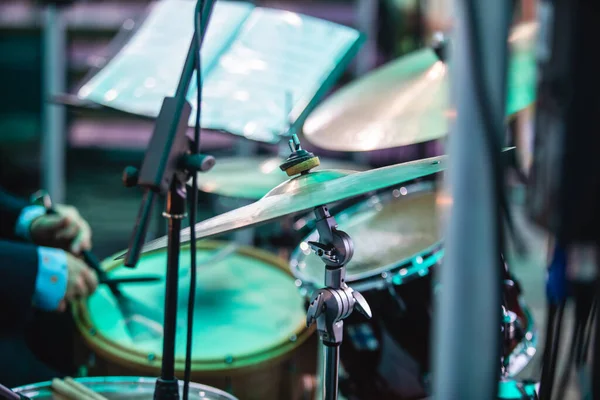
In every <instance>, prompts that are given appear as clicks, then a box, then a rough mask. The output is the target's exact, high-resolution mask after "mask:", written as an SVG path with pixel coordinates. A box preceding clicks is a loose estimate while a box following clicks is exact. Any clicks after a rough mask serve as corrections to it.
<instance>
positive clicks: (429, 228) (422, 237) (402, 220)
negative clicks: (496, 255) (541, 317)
mask: <svg viewBox="0 0 600 400" xmlns="http://www.w3.org/2000/svg"><path fill="white" fill-rule="evenodd" d="M335 217H336V221H337V222H338V225H339V229H341V230H342V231H344V232H346V233H348V234H349V235H350V237H351V238H352V239H353V241H354V247H355V248H354V257H353V258H352V260H351V261H350V263H349V264H348V265H347V267H346V269H347V273H346V282H347V283H348V284H349V285H350V286H351V287H353V288H354V289H356V290H359V291H360V292H361V293H362V294H363V295H364V297H365V298H366V299H367V301H368V302H369V305H370V306H371V309H372V310H373V318H372V319H371V320H366V319H365V318H364V317H363V316H362V315H360V314H358V313H353V314H352V315H351V316H350V317H349V318H348V319H346V320H344V341H343V343H342V346H341V351H340V352H341V363H342V367H343V370H344V375H343V376H342V379H341V380H340V389H341V391H342V393H343V394H344V395H345V396H346V397H348V398H350V399H372V398H373V399H374V398H377V399H380V400H383V399H413V398H422V397H425V396H427V395H428V393H429V373H430V363H429V361H430V330H431V325H432V317H433V310H432V307H433V296H434V293H435V289H434V288H435V287H436V286H435V284H434V282H433V279H432V274H433V269H434V268H435V266H436V265H438V263H439V261H440V260H441V258H442V256H443V247H442V243H441V235H440V234H439V233H438V221H439V218H438V215H437V213H436V192H435V190H434V186H433V184H430V183H420V184H416V185H412V186H403V187H400V188H396V189H393V190H391V191H387V192H384V193H381V194H378V195H376V196H373V197H371V198H369V199H367V200H365V201H363V202H361V203H358V204H356V205H354V206H351V207H350V208H348V209H347V210H345V211H343V212H341V213H339V214H337V215H336V216H335ZM318 236H319V235H318V232H316V231H315V232H313V233H312V234H310V235H309V236H308V237H307V238H306V239H305V241H304V242H303V243H301V245H300V246H299V248H298V249H296V250H295V251H294V253H293V255H292V259H291V268H292V272H293V274H294V276H296V277H297V278H298V280H299V282H298V284H299V286H300V287H301V292H302V294H303V295H305V296H310V295H311V292H312V291H313V290H314V289H315V288H316V287H322V286H323V279H324V271H325V268H324V265H323V263H322V261H321V260H320V259H319V258H318V257H316V256H314V255H311V254H310V249H309V246H308V244H307V243H306V242H308V241H317V240H318ZM514 288H515V285H513V286H512V287H511V291H510V293H505V297H508V298H510V301H509V305H508V309H509V310H510V311H513V313H514V315H516V316H517V318H518V319H519V324H516V325H518V326H519V327H523V328H524V329H526V332H527V333H526V334H525V335H526V337H528V338H529V341H528V342H527V343H530V342H533V340H534V339H533V332H532V325H531V324H532V320H531V318H530V316H529V314H528V313H527V312H526V311H523V308H522V307H521V305H522V302H521V301H520V298H518V294H515V292H514ZM514 296H517V297H516V298H515V297H514ZM515 299H517V300H515ZM515 308H516V309H515ZM499 329H500V327H499ZM517 348H518V351H519V354H520V355H522V354H525V355H526V356H527V357H526V358H525V359H523V358H520V359H519V362H512V363H508V364H509V365H510V366H512V370H511V369H510V367H509V371H508V372H509V373H515V372H516V371H517V370H518V369H520V368H522V367H523V366H524V363H526V362H527V361H528V360H529V359H530V358H531V355H532V354H531V346H528V345H525V344H524V343H523V341H518V342H517V343H515V344H514V345H511V347H510V351H515V349H517ZM528 351H529V353H528ZM505 356H506V355H505ZM498 363H500V360H498Z"/></svg>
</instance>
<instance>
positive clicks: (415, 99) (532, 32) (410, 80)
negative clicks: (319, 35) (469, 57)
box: [303, 23, 537, 151]
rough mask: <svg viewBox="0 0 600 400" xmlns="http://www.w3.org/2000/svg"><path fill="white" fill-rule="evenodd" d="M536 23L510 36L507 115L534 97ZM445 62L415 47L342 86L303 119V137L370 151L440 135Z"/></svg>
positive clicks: (448, 113)
mask: <svg viewBox="0 0 600 400" xmlns="http://www.w3.org/2000/svg"><path fill="white" fill-rule="evenodd" d="M536 32H537V25H536V24H535V23H528V24H521V25H518V26H516V27H515V28H513V29H512V30H511V34H510V36H509V45H510V50H511V54H510V62H509V69H508V79H507V80H508V91H507V92H508V93H507V97H508V98H507V110H506V112H507V115H511V114H514V113H516V112H517V111H519V110H521V109H523V108H525V107H527V106H528V105H530V104H531V103H532V102H533V101H534V100H535V89H536V87H535V84H536V80H535V70H536V63H535V56H534V45H535V36H536ZM448 86H449V85H448V73H447V67H446V65H445V64H444V63H443V62H442V61H440V60H439V58H438V57H437V56H436V54H435V52H434V51H433V50H432V49H429V48H427V49H423V50H418V51H415V52H413V53H410V54H408V55H407V56H404V57H401V58H400V59H398V60H396V61H393V62H390V63H388V64H386V65H384V66H383V67H381V68H379V69H376V70H375V71H372V72H371V73H369V74H367V75H365V76H364V77H363V78H361V79H358V80H357V81H355V82H352V83H351V84H349V85H347V86H345V87H344V88H342V89H340V90H339V91H338V92H336V93H334V94H333V95H332V96H331V97H329V98H328V99H327V100H325V101H324V102H323V103H321V105H319V106H318V107H317V108H316V109H315V111H313V112H312V113H311V114H310V115H309V117H308V119H307V120H306V122H305V124H304V127H303V131H304V136H305V137H306V139H307V140H308V141H309V142H311V143H313V144H314V145H316V146H319V147H321V148H323V149H328V150H335V151H370V150H379V149H386V148H392V147H399V146H406V145H410V144H415V143H421V142H426V141H429V140H435V139H440V138H442V137H444V136H445V135H446V133H447V132H448V125H449V124H448V119H449V118H453V117H454V115H455V112H454V111H453V110H451V109H450V104H449V99H448Z"/></svg>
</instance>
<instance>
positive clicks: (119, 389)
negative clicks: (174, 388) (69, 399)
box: [14, 376, 237, 400]
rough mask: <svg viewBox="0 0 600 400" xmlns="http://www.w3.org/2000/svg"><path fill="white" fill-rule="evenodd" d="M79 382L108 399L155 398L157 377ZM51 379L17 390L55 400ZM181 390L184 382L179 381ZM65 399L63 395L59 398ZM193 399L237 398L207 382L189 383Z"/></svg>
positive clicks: (99, 378) (116, 377)
mask: <svg viewBox="0 0 600 400" xmlns="http://www.w3.org/2000/svg"><path fill="white" fill-rule="evenodd" d="M75 380H76V381H77V382H79V383H80V384H82V385H84V386H86V387H87V388H89V389H91V390H93V391H94V392H96V393H98V394H100V395H102V396H104V397H106V398H107V399H109V400H151V399H153V398H154V388H155V386H156V378H142V377H137V376H128V377H120V376H109V377H98V378H77V379H75ZM51 385H52V382H41V383H36V384H32V385H27V386H21V387H18V388H16V389H14V391H15V392H16V393H19V394H22V395H23V396H26V397H27V398H30V399H36V400H55V399H57V398H59V397H57V394H56V392H55V391H53V390H52V387H51ZM179 388H180V391H181V390H182V389H183V382H181V381H180V382H179ZM60 398H62V397H60ZM189 398H190V400H237V398H236V397H234V396H232V395H230V394H229V393H226V392H224V391H222V390H219V389H215V388H213V387H210V386H206V385H199V384H197V383H190V391H189Z"/></svg>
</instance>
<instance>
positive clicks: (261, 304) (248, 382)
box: [75, 242, 312, 400]
mask: <svg viewBox="0 0 600 400" xmlns="http://www.w3.org/2000/svg"><path fill="white" fill-rule="evenodd" d="M198 246H199V249H198V261H197V262H198V267H197V268H198V273H197V276H198V282H197V294H196V305H195V309H194V313H195V314H194V315H195V317H194V335H193V352H192V380H193V381H196V382H203V383H206V384H209V385H211V386H215V387H218V388H221V389H224V390H227V391H228V392H230V393H232V394H234V395H235V396H238V397H239V398H240V399H261V400H264V399H277V400H279V399H282V398H286V399H292V398H293V393H291V392H292V391H293V390H294V386H295V384H294V383H295V382H296V381H300V380H301V377H299V376H298V377H295V376H291V375H289V374H288V371H289V370H290V368H284V366H288V363H289V362H290V360H293V358H294V357H293V356H294V354H295V352H296V351H297V349H298V347H299V346H300V345H301V344H302V343H303V342H304V341H305V340H306V339H307V338H308V337H309V336H310V334H311V332H312V331H311V330H308V329H307V328H306V310H305V307H304V299H303V298H302V296H300V295H299V294H298V291H297V287H296V285H295V282H294V279H293V277H292V276H291V275H290V273H289V270H288V269H287V264H286V263H285V262H284V261H283V260H282V259H280V258H278V257H275V256H273V255H271V254H270V253H266V252H263V251H260V250H258V249H255V248H251V247H238V248H235V247H232V246H231V245H229V246H228V245H227V243H225V242H200V243H198ZM166 257H167V253H166V251H165V250H158V251H155V252H151V253H148V254H144V255H143V256H142V258H141V260H140V262H139V264H138V266H137V268H135V269H128V268H122V260H119V261H107V262H105V263H104V267H105V268H106V269H107V270H108V271H110V275H111V276H114V277H120V276H128V275H132V274H135V275H138V274H150V275H156V274H159V275H160V274H162V275H164V274H165V269H166ZM189 258H190V257H189V247H187V246H184V247H183V248H182V251H181V257H180V260H181V261H180V277H181V281H180V283H179V310H178V314H177V334H176V348H175V352H176V366H175V367H176V373H177V375H178V376H179V377H182V376H183V370H184V360H185V343H186V342H185V340H186V324H187V302H188V300H187V299H188V293H189V267H190V266H189ZM120 289H121V291H122V292H123V296H122V297H121V298H115V297H114V296H113V295H112V294H111V292H110V291H109V290H108V288H107V287H105V286H103V285H101V286H100V287H99V288H98V290H97V292H96V293H94V295H92V296H91V297H90V298H89V299H87V301H85V302H81V303H79V304H78V305H77V306H76V307H75V320H76V324H77V326H78V328H79V331H80V332H81V335H82V337H83V342H84V344H85V347H87V348H88V349H89V350H91V354H90V356H91V357H88V362H87V364H88V365H89V371H90V372H91V374H93V375H99V376H110V375H150V376H158V375H159V373H160V365H161V354H162V343H163V331H162V329H163V311H164V296H165V292H164V282H159V283H150V284H130V285H121V288H120ZM89 352H90V351H88V353H89ZM90 360H91V361H90Z"/></svg>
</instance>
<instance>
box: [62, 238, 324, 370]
mask: <svg viewBox="0 0 600 400" xmlns="http://www.w3.org/2000/svg"><path fill="white" fill-rule="evenodd" d="M228 243H230V242H227V241H213V240H206V241H201V242H199V243H198V248H199V249H215V248H219V247H222V246H225V245H227V244H228ZM188 247H189V245H184V246H182V249H186V248H188ZM162 251H164V249H159V250H154V251H152V252H149V253H148V254H154V253H157V252H162ZM235 252H236V253H238V254H242V255H245V256H249V257H252V258H254V259H257V260H260V261H263V262H266V263H268V264H270V265H272V266H274V267H276V268H278V269H280V270H281V271H283V272H285V273H286V274H287V275H290V276H291V273H290V271H289V270H288V269H287V265H286V263H285V261H283V260H282V259H281V258H279V257H277V256H275V255H273V254H270V253H268V252H266V251H263V250H260V249H257V248H254V247H250V246H241V247H239V248H238V249H236V251H235ZM119 254H121V253H117V254H116V255H115V256H111V257H109V258H108V259H106V260H105V261H104V262H103V263H102V266H103V268H104V269H105V270H106V271H111V270H113V269H115V268H118V267H119V266H120V265H122V264H121V261H120V260H115V259H114V258H115V257H117V256H118V255H119ZM292 277H293V276H292ZM73 318H74V319H75V324H76V326H77V329H78V330H79V332H80V333H81V335H82V337H83V338H84V340H85V342H86V344H87V345H88V346H89V347H90V348H91V349H92V350H93V351H95V352H97V353H98V354H100V355H102V356H103V357H105V358H107V359H109V360H110V361H112V362H114V363H116V364H119V365H123V366H127V367H131V368H136V369H137V370H140V371H144V372H148V373H155V372H157V371H159V370H160V365H161V359H162V355H158V354H156V355H155V357H154V358H153V359H152V360H149V359H148V354H147V353H146V352H142V351H139V350H134V349H131V348H129V347H126V346H123V345H120V344H119V343H116V342H114V341H113V340H111V339H109V338H107V337H105V336H104V335H102V333H100V332H96V331H95V329H94V327H93V323H92V320H91V317H90V314H89V310H88V308H87V303H86V302H85V301H83V300H82V301H78V302H75V303H73ZM314 330H315V327H314V326H313V327H311V328H307V327H306V324H305V322H304V321H299V322H298V325H297V326H296V328H295V329H294V331H293V334H292V337H293V338H294V340H290V338H288V339H287V340H282V341H280V342H278V343H275V344H274V345H273V347H271V348H270V349H267V350H264V351H259V352H256V353H252V354H244V355H241V356H239V357H236V358H235V359H233V361H232V362H231V363H227V362H225V360H223V359H209V360H202V361H194V360H192V372H193V373H202V372H224V373H226V374H227V375H231V374H232V373H242V372H247V371H250V370H253V369H258V368H263V367H264V366H267V365H272V364H276V363H278V362H280V361H281V360H284V359H286V356H288V355H291V353H292V351H293V350H295V349H296V348H297V347H299V346H300V345H301V344H303V343H304V342H305V341H306V340H307V339H308V338H309V337H310V336H311V334H312V333H313V332H314ZM184 363H185V359H184V358H176V359H175V369H176V371H177V372H178V373H179V372H181V373H183V371H184V368H185V365H184Z"/></svg>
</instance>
